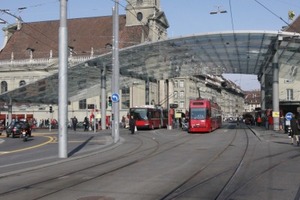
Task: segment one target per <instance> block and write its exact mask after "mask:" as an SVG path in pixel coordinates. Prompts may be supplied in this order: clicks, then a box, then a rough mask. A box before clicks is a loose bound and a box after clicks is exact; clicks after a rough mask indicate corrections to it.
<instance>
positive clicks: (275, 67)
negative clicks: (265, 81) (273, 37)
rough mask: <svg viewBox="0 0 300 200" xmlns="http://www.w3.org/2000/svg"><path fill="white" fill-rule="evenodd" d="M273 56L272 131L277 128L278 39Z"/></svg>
mask: <svg viewBox="0 0 300 200" xmlns="http://www.w3.org/2000/svg"><path fill="white" fill-rule="evenodd" d="M274 50H275V53H274V57H273V65H272V66H273V95H272V96H273V122H274V127H273V129H274V131H278V130H279V64H278V40H277V41H276V43H275V49H274Z"/></svg>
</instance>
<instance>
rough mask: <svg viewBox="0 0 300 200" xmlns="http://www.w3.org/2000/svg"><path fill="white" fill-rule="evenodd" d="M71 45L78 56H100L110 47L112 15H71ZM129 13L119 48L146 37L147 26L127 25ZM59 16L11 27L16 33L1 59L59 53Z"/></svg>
mask: <svg viewBox="0 0 300 200" xmlns="http://www.w3.org/2000/svg"><path fill="white" fill-rule="evenodd" d="M67 23H68V46H69V48H70V50H71V51H72V54H73V55H74V56H85V55H86V56H90V55H91V54H93V55H95V56H97V55H101V54H104V53H107V52H109V51H110V49H109V48H107V47H108V46H111V44H112V34H113V30H112V29H113V22H112V17H111V16H104V17H90V18H76V19H68V22H67ZM125 23H126V17H125V15H120V17H119V29H120V32H119V45H120V46H119V48H125V47H128V46H132V45H135V44H139V43H141V41H142V37H143V36H142V35H143V33H142V32H143V31H144V30H145V29H146V27H145V26H131V27H126V26H125ZM59 25H60V22H59V20H53V21H42V22H31V23H22V24H21V28H20V29H19V30H17V25H16V27H15V28H14V29H13V28H10V30H13V31H14V33H13V34H12V35H11V37H10V38H9V40H8V42H7V44H6V45H5V47H4V48H3V49H2V50H1V52H0V60H10V59H11V58H12V53H13V58H14V59H15V60H19V59H28V58H30V51H33V58H49V57H50V52H51V53H52V57H58V44H59V42H58V37H59Z"/></svg>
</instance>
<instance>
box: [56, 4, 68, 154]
mask: <svg viewBox="0 0 300 200" xmlns="http://www.w3.org/2000/svg"><path fill="white" fill-rule="evenodd" d="M58 84H59V85H58V87H59V88H58V90H59V91H58V94H59V95H58V121H59V123H58V125H59V130H58V146H59V147H58V148H59V158H67V157H68V152H67V149H68V148H67V144H68V141H67V134H68V28H67V0H61V1H60V27H59V72H58Z"/></svg>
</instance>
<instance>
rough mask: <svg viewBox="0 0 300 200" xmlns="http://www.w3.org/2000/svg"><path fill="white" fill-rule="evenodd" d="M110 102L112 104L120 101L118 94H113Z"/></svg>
mask: <svg viewBox="0 0 300 200" xmlns="http://www.w3.org/2000/svg"><path fill="white" fill-rule="evenodd" d="M111 100H112V102H114V103H116V102H119V100H120V97H119V94H117V93H113V94H112V95H111Z"/></svg>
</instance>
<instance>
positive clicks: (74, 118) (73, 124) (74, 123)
mask: <svg viewBox="0 0 300 200" xmlns="http://www.w3.org/2000/svg"><path fill="white" fill-rule="evenodd" d="M77 123H78V120H77V118H76V116H74V117H73V119H72V126H73V130H74V131H76V127H77Z"/></svg>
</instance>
